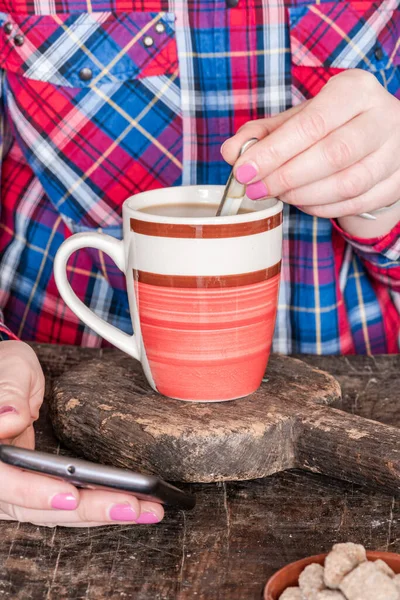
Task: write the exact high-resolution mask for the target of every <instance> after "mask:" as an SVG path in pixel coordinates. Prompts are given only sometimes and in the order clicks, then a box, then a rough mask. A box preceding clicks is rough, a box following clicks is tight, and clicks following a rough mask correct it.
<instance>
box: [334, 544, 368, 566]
mask: <svg viewBox="0 0 400 600" xmlns="http://www.w3.org/2000/svg"><path fill="white" fill-rule="evenodd" d="M332 551H333V552H343V553H344V554H347V556H350V557H351V558H353V560H354V561H355V562H357V564H360V563H362V562H365V561H366V560H367V551H366V549H365V548H364V546H362V545H361V544H353V542H346V543H345V544H334V545H333V546H332Z"/></svg>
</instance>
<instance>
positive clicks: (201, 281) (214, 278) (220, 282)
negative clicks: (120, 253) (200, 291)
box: [133, 261, 281, 288]
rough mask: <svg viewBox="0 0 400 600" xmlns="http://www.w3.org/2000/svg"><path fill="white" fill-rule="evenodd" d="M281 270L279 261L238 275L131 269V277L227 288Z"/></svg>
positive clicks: (269, 276)
mask: <svg viewBox="0 0 400 600" xmlns="http://www.w3.org/2000/svg"><path fill="white" fill-rule="evenodd" d="M280 271H281V261H279V262H278V263H276V265H273V266H272V267H268V268H267V269H262V270H261V271H253V272H251V273H241V274H239V275H211V276H204V275H199V276H196V275H159V274H158V273H148V272H146V271H137V270H136V269H133V278H134V280H135V281H138V282H139V283H147V284H148V285H155V286H159V287H171V288H228V287H239V286H243V285H252V284H255V283H261V282H262V281H266V280H267V279H272V277H275V276H276V275H278V274H279V273H280Z"/></svg>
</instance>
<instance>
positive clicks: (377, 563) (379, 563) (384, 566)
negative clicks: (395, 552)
mask: <svg viewBox="0 0 400 600" xmlns="http://www.w3.org/2000/svg"><path fill="white" fill-rule="evenodd" d="M374 565H375V566H376V567H377V568H378V569H379V570H380V571H382V573H386V575H388V576H389V577H391V578H392V579H393V577H394V571H393V569H391V568H390V567H389V565H388V564H387V563H385V562H384V561H383V560H381V559H380V558H378V560H376V561H375V562H374Z"/></svg>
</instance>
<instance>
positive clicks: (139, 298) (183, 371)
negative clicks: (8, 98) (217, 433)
mask: <svg viewBox="0 0 400 600" xmlns="http://www.w3.org/2000/svg"><path fill="white" fill-rule="evenodd" d="M222 192H223V187H222V186H212V185H210V186H186V187H185V186H183V187H174V188H164V189H159V190H153V191H148V192H143V193H140V194H136V195H135V196H132V197H131V198H129V199H128V200H126V202H125V203H124V205H123V211H122V212H123V239H122V240H121V241H119V240H117V239H115V238H113V237H111V236H108V235H105V234H102V233H96V232H90V233H79V234H76V235H73V236H71V237H70V238H68V239H67V240H66V241H65V242H64V243H63V244H62V245H61V247H60V249H59V251H58V253H57V255H56V259H55V263H54V273H55V280H56V284H57V287H58V289H59V292H60V294H61V296H62V298H63V299H64V301H65V303H66V304H67V305H68V306H69V308H70V309H71V310H72V311H73V312H74V313H75V314H76V315H77V316H78V317H79V318H80V319H81V320H82V321H83V322H84V323H86V325H88V326H89V327H90V328H91V329H93V330H94V331H95V332H96V333H98V334H99V335H101V336H102V337H103V338H104V339H106V340H108V341H109V342H111V343H112V344H113V345H114V346H116V347H117V348H120V349H121V350H123V351H124V352H126V353H127V354H130V355H131V356H133V357H134V358H136V359H137V360H139V361H140V362H141V364H142V367H143V370H144V373H145V376H146V378H147V380H148V382H149V384H150V385H151V387H152V388H153V389H154V390H156V391H157V392H159V393H160V394H162V395H165V396H169V397H171V398H177V399H180V400H190V401H214V402H215V401H222V400H233V399H236V398H241V397H244V396H247V395H249V394H251V393H252V392H254V391H255V390H256V389H257V388H258V387H259V386H260V384H261V381H262V378H263V376H264V372H265V369H266V366H267V362H268V357H269V354H270V348H271V343H272V337H273V332H274V327H275V317H276V309H277V300H278V289H279V279H280V265H281V253H282V203H281V202H280V201H279V200H275V199H272V200H265V201H261V202H251V201H250V200H245V203H247V205H248V207H251V208H252V212H249V213H245V214H240V215H235V216H232V217H189V218H188V217H171V216H169V217H166V216H159V215H154V214H149V213H146V212H141V210H140V209H144V208H148V207H150V206H160V205H165V204H178V203H179V204H185V205H187V204H189V203H194V204H199V203H202V204H204V205H212V206H218V204H219V201H220V199H221V196H222ZM245 205H246V204H245ZM82 248H97V249H98V250H101V251H103V252H105V253H106V254H108V255H109V256H110V257H111V258H112V259H113V260H114V262H115V263H116V265H117V266H118V267H119V269H121V271H123V272H124V274H125V276H126V284H127V290H128V297H129V307H130V314H131V318H132V324H133V330H134V332H135V333H134V335H128V334H126V333H124V332H122V331H120V330H119V329H117V328H116V327H114V326H113V325H111V324H110V323H106V322H105V321H104V320H103V319H101V318H100V317H99V316H97V315H96V314H95V313H94V312H92V311H91V310H90V309H89V308H88V307H87V306H85V305H84V304H83V302H82V301H81V300H79V299H78V297H77V296H76V295H75V293H74V292H73V290H72V288H71V286H70V284H69V282H68V279H67V272H66V267H67V261H68V259H69V257H70V256H71V254H73V253H74V252H76V251H77V250H80V249H82Z"/></svg>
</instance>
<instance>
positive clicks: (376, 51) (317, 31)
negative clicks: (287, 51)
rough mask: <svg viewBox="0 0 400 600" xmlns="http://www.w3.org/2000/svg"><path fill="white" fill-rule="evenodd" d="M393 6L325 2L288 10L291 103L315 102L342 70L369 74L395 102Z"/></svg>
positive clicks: (396, 18) (397, 29)
mask: <svg viewBox="0 0 400 600" xmlns="http://www.w3.org/2000/svg"><path fill="white" fill-rule="evenodd" d="M397 5H398V0H389V1H384V2H382V3H381V4H377V3H372V2H326V3H323V4H308V5H305V6H297V7H293V8H289V9H288V11H289V35H290V48H291V63H292V67H291V71H292V97H293V103H294V104H298V103H300V102H302V101H303V100H305V99H308V98H312V97H313V96H315V95H316V94H317V93H318V92H319V91H320V90H321V88H322V87H323V85H324V84H325V83H326V82H327V81H328V79H329V78H330V77H331V76H332V75H335V74H337V73H339V72H340V71H343V70H344V69H364V70H366V71H369V72H370V73H373V74H374V75H375V76H376V77H377V78H378V80H379V81H380V82H381V83H382V85H384V86H385V87H386V88H387V89H388V90H389V91H390V92H391V93H393V94H395V95H397V96H398V97H400V46H399V37H400V11H399V9H398V8H397Z"/></svg>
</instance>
